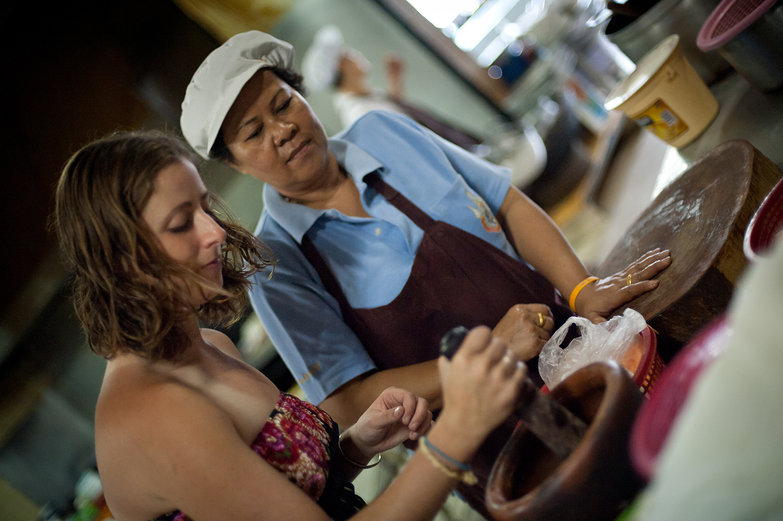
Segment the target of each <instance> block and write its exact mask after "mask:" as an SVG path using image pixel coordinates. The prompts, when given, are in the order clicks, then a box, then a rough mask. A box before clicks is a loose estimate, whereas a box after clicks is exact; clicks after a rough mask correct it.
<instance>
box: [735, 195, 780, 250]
mask: <svg viewBox="0 0 783 521" xmlns="http://www.w3.org/2000/svg"><path fill="white" fill-rule="evenodd" d="M781 232H783V179H781V180H780V181H778V183H777V184H776V185H775V187H774V188H773V189H772V191H770V192H769V194H767V196H766V197H765V198H764V201H762V203H761V205H760V206H759V208H758V210H756V213H755V214H754V215H753V217H751V219H750V222H749V223H748V227H747V229H746V230H745V240H744V242H743V245H742V250H743V252H744V253H745V257H747V258H748V260H751V261H755V260H757V259H758V258H759V257H761V256H763V255H764V252H766V251H767V250H768V249H769V247H770V246H771V245H772V243H773V242H775V239H776V238H777V237H778V236H780V235H781Z"/></svg>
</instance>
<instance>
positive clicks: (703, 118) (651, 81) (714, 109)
mask: <svg viewBox="0 0 783 521" xmlns="http://www.w3.org/2000/svg"><path fill="white" fill-rule="evenodd" d="M604 106H605V107H606V109H607V110H616V109H619V110H621V111H623V113H625V114H626V115H627V116H628V117H629V118H631V119H633V120H634V121H636V122H637V123H638V124H639V125H641V126H642V127H643V128H645V129H647V130H649V131H650V132H652V133H653V134H655V135H656V136H658V137H659V138H661V139H662V140H664V141H666V142H667V143H669V144H670V145H672V146H675V147H682V146H685V145H687V144H688V143H690V142H691V141H693V140H694V139H696V138H697V137H698V136H699V135H700V134H701V133H702V132H704V130H705V129H706V128H707V126H708V125H709V124H710V123H711V122H712V120H713V119H714V118H715V116H716V115H717V114H718V100H716V99H715V96H713V95H712V93H711V92H710V89H709V88H707V85H705V84H704V81H702V79H701V77H700V76H699V75H698V74H697V73H696V71H695V70H694V68H693V67H692V66H691V64H690V63H689V62H688V60H687V59H686V58H685V56H684V55H683V54H682V52H681V51H680V38H679V36H677V35H676V34H675V35H671V36H669V37H667V38H666V39H664V40H663V41H662V42H661V43H659V44H658V45H656V46H655V47H654V48H653V49H652V50H651V51H650V52H648V53H647V54H645V55H644V56H643V57H642V58H641V59H640V60H639V63H638V64H637V66H636V70H634V72H632V73H631V74H630V75H629V76H628V77H627V78H626V79H625V80H623V81H622V82H621V83H620V84H619V85H617V86H616V87H615V88H614V89H613V90H612V92H610V93H609V95H608V96H607V98H606V103H605V104H604Z"/></svg>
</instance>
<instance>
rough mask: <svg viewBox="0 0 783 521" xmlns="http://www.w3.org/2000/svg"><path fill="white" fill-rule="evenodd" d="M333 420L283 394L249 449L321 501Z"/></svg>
mask: <svg viewBox="0 0 783 521" xmlns="http://www.w3.org/2000/svg"><path fill="white" fill-rule="evenodd" d="M335 428H336V427H335V424H334V421H333V420H332V418H331V417H330V416H329V415H328V414H326V413H325V412H324V411H322V410H321V409H319V408H318V407H316V406H315V405H313V404H311V403H307V402H304V401H302V400H300V399H299V398H297V397H295V396H293V395H290V394H287V393H281V394H280V398H278V400H277V406H276V407H275V410H274V411H272V414H271V415H270V417H269V420H267V422H266V424H264V427H263V428H262V429H261V432H260V433H259V434H258V437H256V440H255V441H254V442H253V443H252V444H251V445H250V447H251V448H252V449H253V450H254V451H255V452H256V453H257V454H258V455H259V456H261V457H262V458H264V459H265V460H266V461H267V462H268V463H269V464H270V465H272V466H273V467H275V468H276V469H278V470H279V471H280V472H282V473H283V474H285V475H286V476H288V479H289V480H291V482H292V483H294V484H296V485H297V486H298V487H299V488H301V489H302V490H303V491H304V492H305V493H306V494H307V495H308V496H310V497H311V498H313V500H315V501H318V498H320V497H321V494H322V493H323V491H324V487H325V485H326V479H327V478H328V477H329V441H330V439H331V434H330V432H331V431H332V430H333V429H335Z"/></svg>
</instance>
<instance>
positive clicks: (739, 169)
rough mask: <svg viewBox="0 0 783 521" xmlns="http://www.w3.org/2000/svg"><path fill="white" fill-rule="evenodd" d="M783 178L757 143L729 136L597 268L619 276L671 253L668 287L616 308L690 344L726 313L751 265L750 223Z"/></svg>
mask: <svg viewBox="0 0 783 521" xmlns="http://www.w3.org/2000/svg"><path fill="white" fill-rule="evenodd" d="M781 176H783V174H782V173H781V171H780V169H779V168H778V167H777V166H776V165H775V164H774V163H773V162H772V161H770V160H769V159H768V158H766V157H765V156H764V155H763V154H761V152H759V151H758V150H756V149H755V148H754V147H753V146H752V145H751V144H750V143H748V142H747V141H744V140H732V141H727V142H725V143H723V144H721V145H719V146H717V147H716V148H714V149H713V150H712V151H710V152H709V153H707V154H706V155H705V156H703V157H702V158H701V159H699V160H698V161H697V162H696V163H694V164H693V165H692V166H691V167H690V168H688V170H686V171H685V172H684V173H683V174H682V175H680V177H678V178H677V179H676V180H674V181H673V182H672V183H671V184H670V185H669V186H667V187H666V188H665V189H664V190H663V191H662V192H661V193H660V194H659V195H658V196H657V197H656V198H655V200H654V201H653V202H652V203H651V204H650V205H649V206H648V207H647V209H645V211H644V212H643V213H642V215H641V216H640V217H639V218H638V219H637V220H636V222H634V223H633V224H632V225H631V227H630V228H629V229H628V231H627V232H626V233H625V235H624V237H623V238H622V239H621V240H620V241H618V243H617V244H616V245H615V246H614V248H612V250H611V252H610V253H609V254H608V255H607V257H606V259H605V260H604V261H603V262H602V263H601V265H600V266H599V267H598V269H597V270H596V274H597V275H599V276H606V275H610V274H612V273H615V272H617V271H619V270H621V269H623V268H625V267H626V266H627V265H628V264H630V263H631V262H633V261H634V260H635V259H637V258H638V257H639V256H640V255H642V254H643V253H644V252H646V251H648V250H651V249H653V248H656V247H661V248H668V249H669V250H671V256H672V264H671V266H669V268H667V269H666V270H664V271H663V272H662V273H661V274H660V275H659V277H658V278H659V279H660V284H659V286H658V288H657V289H656V290H654V291H652V292H649V293H646V294H644V295H642V296H640V297H638V298H636V299H634V300H632V301H630V302H629V303H628V304H626V305H625V306H623V307H622V308H619V309H617V310H615V313H616V314H620V313H622V312H623V311H624V310H625V308H626V307H630V308H632V309H635V310H637V311H638V312H640V313H641V314H642V315H643V316H644V317H645V319H647V322H648V323H649V324H650V325H651V326H652V327H653V328H655V329H656V330H657V331H658V333H659V334H660V335H663V336H664V337H665V338H668V339H671V340H673V341H674V342H677V343H681V344H684V343H686V342H687V341H688V340H690V339H691V338H692V337H693V336H695V334H696V333H697V332H698V331H699V330H700V329H701V328H703V327H704V326H706V325H707V324H708V323H709V322H710V321H711V320H712V319H713V318H714V317H717V316H718V315H719V314H720V313H721V312H722V311H724V310H725V309H726V307H727V305H728V303H729V301H730V299H731V296H732V293H733V291H734V285H735V284H736V283H737V280H738V279H739V277H740V275H741V274H742V271H743V270H744V268H745V264H746V259H745V256H744V254H743V252H742V241H743V238H744V235H745V228H746V227H747V225H748V221H749V220H750V218H751V217H752V216H753V213H754V212H755V211H756V209H757V208H758V207H759V205H760V204H761V202H762V200H763V199H764V196H765V195H766V194H767V193H769V191H770V190H771V189H772V188H773V187H774V186H775V183H776V182H777V181H778V180H779V179H780V178H781Z"/></svg>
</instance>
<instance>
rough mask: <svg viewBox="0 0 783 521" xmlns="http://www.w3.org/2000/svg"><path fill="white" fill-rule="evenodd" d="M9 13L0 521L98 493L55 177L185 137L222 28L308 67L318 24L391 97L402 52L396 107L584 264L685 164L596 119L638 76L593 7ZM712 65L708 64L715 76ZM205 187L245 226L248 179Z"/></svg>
mask: <svg viewBox="0 0 783 521" xmlns="http://www.w3.org/2000/svg"><path fill="white" fill-rule="evenodd" d="M664 1H665V0H661V3H663V2H664ZM703 3H704V4H711V5H714V4H715V3H717V2H710V1H709V0H705V1H704V2H703ZM0 17H1V18H0V21H1V22H2V31H0V38H1V39H2V46H1V47H0V48H2V50H3V53H2V57H3V65H4V74H3V85H4V87H5V88H4V91H5V92H6V93H7V95H6V96H7V97H6V101H7V102H8V106H7V107H6V110H5V111H4V113H5V114H6V117H5V118H4V119H5V122H4V124H3V126H2V137H3V139H2V143H3V146H2V149H0V154H2V159H1V160H0V168H2V181H3V186H2V189H0V194H1V195H0V197H2V201H1V202H0V208H2V212H3V213H2V215H3V218H2V223H3V226H2V228H3V232H2V233H3V235H2V237H3V242H4V243H5V244H6V247H7V248H8V249H7V250H6V254H5V255H3V260H2V269H0V281H1V282H0V284H1V285H0V289H1V290H2V295H3V297H4V298H3V299H2V300H0V521H6V520H7V521H12V520H13V521H16V520H32V519H37V518H41V519H57V518H58V516H59V517H61V518H69V517H71V516H73V515H74V509H75V506H74V504H75V503H74V500H77V503H78V501H79V499H80V497H81V496H84V495H89V494H90V493H91V492H90V491H91V490H92V488H91V487H93V488H94V482H93V481H91V480H90V479H89V476H90V475H89V471H90V470H91V469H93V468H94V464H95V461H94V454H93V445H92V421H93V420H92V415H93V409H94V405H95V399H96V397H97V392H98V387H99V385H100V380H101V376H102V371H103V365H104V362H103V360H102V359H100V358H99V357H97V356H95V355H93V354H91V353H90V351H89V349H88V348H87V346H86V344H85V341H84V338H83V336H82V334H81V331H80V330H79V327H78V324H77V323H76V321H75V318H74V316H73V313H72V308H71V304H70V301H69V295H68V274H67V273H66V272H65V271H64V269H63V268H62V266H61V264H60V261H59V259H58V250H57V244H56V241H55V239H54V236H53V235H52V234H51V233H50V232H49V230H48V227H47V220H48V218H49V214H50V212H51V210H52V203H53V192H54V187H55V184H56V181H57V178H58V175H59V172H60V169H61V168H62V167H63V165H64V163H65V161H66V160H67V158H68V157H69V156H70V154H72V153H73V152H75V151H76V150H77V149H78V148H79V147H80V146H82V145H83V144H85V143H86V142H87V141H90V140H92V139H95V138H98V137H101V136H103V135H105V134H107V133H110V132H112V131H115V130H119V129H136V128H160V129H165V130H168V131H171V132H174V133H179V123H178V122H179V112H180V109H179V106H180V102H181V99H182V96H183V95H184V92H185V88H186V86H187V84H188V81H189V80H190V77H191V75H192V73H193V72H194V71H195V69H196V67H197V66H198V65H199V63H200V62H201V60H202V59H203V58H204V57H205V56H206V55H207V54H208V53H209V52H210V51H211V50H212V49H214V48H215V47H216V46H218V45H219V44H220V43H222V42H223V41H224V40H225V39H227V38H228V37H230V36H231V35H233V34H235V33H237V32H241V31H246V30H249V29H259V30H262V31H267V32H270V33H272V34H273V35H275V36H277V37H279V38H281V39H284V40H287V41H289V42H291V43H292V44H293V45H294V47H295V48H296V50H297V58H296V59H297V65H300V64H301V61H300V60H301V58H302V55H303V54H304V51H305V50H306V49H307V47H308V46H309V45H310V43H311V42H312V40H313V36H314V34H315V33H316V31H317V30H318V29H319V28H321V27H322V26H324V25H326V24H334V25H336V26H337V27H339V29H340V30H341V31H342V34H343V37H344V39H345V42H346V44H347V45H349V46H351V47H354V48H357V49H359V50H360V51H361V53H362V54H363V55H364V56H365V57H366V58H367V60H368V61H369V62H370V63H371V64H373V66H372V68H371V69H370V70H369V80H368V81H369V83H370V84H371V85H372V86H373V87H377V88H383V86H384V85H385V77H384V70H383V61H384V58H385V57H386V56H387V55H388V54H389V53H393V54H395V55H397V56H399V57H401V58H402V59H403V60H404V63H405V93H406V99H407V100H408V101H409V102H411V103H415V104H416V105H418V106H420V107H424V108H426V109H427V110H428V111H430V112H432V113H433V114H434V115H436V116H437V117H439V118H441V119H443V120H446V121H451V122H453V123H455V124H458V125H459V126H461V127H462V128H464V129H465V130H467V131H469V132H470V133H472V134H473V135H475V136H478V137H479V138H480V140H481V144H480V145H478V146H476V147H475V148H474V152H476V153H477V154H480V155H483V156H484V157H486V158H487V159H488V160H490V161H493V162H496V163H499V164H503V165H505V166H508V167H509V168H510V169H511V170H512V180H513V182H514V183H515V184H516V185H517V186H519V187H520V188H521V189H523V190H524V191H525V192H526V193H528V194H529V195H530V196H531V197H532V198H533V199H534V200H535V201H536V202H538V203H539V204H540V205H541V206H542V207H544V208H545V209H546V210H547V211H548V212H550V214H551V215H552V216H553V217H554V218H555V220H556V221H557V222H558V224H560V225H561V226H562V227H563V229H564V230H565V232H566V234H567V236H568V238H569V239H570V240H571V241H572V243H573V244H574V246H575V248H576V249H577V252H578V253H579V254H580V255H581V256H582V258H583V259H584V260H585V262H586V263H588V264H592V263H595V262H597V261H599V260H600V259H601V255H602V254H603V253H605V252H606V251H607V248H608V247H609V246H611V245H612V244H613V243H614V242H615V240H616V239H617V237H618V236H620V235H621V234H622V232H623V230H624V229H625V227H626V226H627V225H628V224H629V223H630V222H631V221H632V220H633V217H635V216H636V215H637V214H638V213H640V212H641V211H642V210H643V208H644V206H645V205H646V204H647V203H648V202H649V201H650V199H651V197H652V194H654V192H655V188H656V184H658V185H659V184H660V183H661V176H660V174H661V172H662V171H666V172H668V173H669V174H671V175H676V174H677V173H679V172H681V171H682V170H683V169H684V168H685V166H686V163H687V161H686V160H687V158H686V159H683V158H682V157H680V156H679V155H677V154H676V153H673V152H676V151H674V149H672V147H669V146H667V145H666V144H665V143H664V142H662V141H660V140H657V139H656V138H654V137H651V136H650V135H646V134H644V133H640V132H638V127H636V126H635V125H634V124H632V123H630V124H629V120H627V118H625V117H624V116H622V115H621V114H620V113H607V112H606V111H605V110H604V109H603V102H604V100H605V98H606V95H607V93H608V92H609V91H610V89H611V88H612V87H613V86H615V85H616V84H617V83H618V82H619V81H621V80H622V79H623V78H624V77H626V76H627V74H628V73H629V72H630V71H631V70H632V69H633V63H632V62H631V61H630V60H629V58H628V57H627V56H626V55H625V54H623V53H622V52H620V50H619V49H618V47H617V46H616V45H615V44H613V43H612V42H611V41H610V40H609V39H608V38H607V37H606V35H605V34H604V30H605V27H606V24H607V4H606V2H604V1H603V0H600V1H599V0H446V1H443V2H437V1H428V0H408V1H405V0H134V1H129V0H115V1H111V2H105V1H98V0H80V1H75V2H58V3H54V4H48V5H43V4H36V3H34V2H6V3H4V4H3V7H0ZM723 65H725V64H723V63H718V64H717V65H715V66H714V67H713V69H710V71H709V72H710V74H713V77H712V78H711V80H714V79H715V78H719V76H720V73H721V72H722V71H725V68H722V66H723ZM305 80H306V79H305ZM332 95H333V93H332V92H329V91H319V92H312V93H311V94H310V95H309V96H308V100H309V101H310V103H311V105H312V106H313V108H314V110H315V112H316V113H317V114H318V116H319V117H320V119H321V121H322V122H323V124H324V126H325V129H326V131H327V134H330V135H331V134H334V133H335V132H338V131H339V130H340V129H341V123H340V119H339V117H338V114H337V113H336V111H335V108H334V105H333V103H332ZM204 175H205V178H206V180H207V183H208V186H209V187H210V188H211V189H213V190H215V191H216V192H218V193H219V194H220V195H221V196H222V197H224V198H225V199H226V200H227V201H228V203H229V206H230V207H231V208H233V209H234V211H235V212H236V214H237V216H238V217H239V219H240V221H241V222H242V223H243V224H245V225H246V226H247V227H250V228H251V229H252V228H253V227H254V226H255V223H256V220H257V219H258V216H259V214H260V212H261V186H260V184H259V183H258V181H256V180H254V179H250V178H246V177H243V176H241V175H239V174H237V173H235V172H233V171H231V170H229V169H227V168H223V167H219V166H216V165H213V164H209V165H205V166H204ZM228 333H229V334H230V335H232V336H233V337H234V339H235V340H236V341H237V342H238V345H239V346H240V349H241V350H242V351H243V352H244V354H245V355H246V357H247V358H248V360H249V361H250V362H251V363H253V364H254V365H255V366H257V367H259V368H260V369H261V370H263V371H264V372H265V373H266V374H267V375H268V376H270V378H272V379H273V380H274V381H275V382H276V383H277V384H278V385H279V386H280V387H281V388H291V387H292V386H294V385H295V382H294V380H293V379H292V378H291V376H290V375H289V374H288V371H287V370H286V368H285V367H284V366H283V365H282V364H281V362H280V361H279V359H278V358H277V357H276V355H275V353H274V349H273V346H271V345H270V344H269V342H268V340H267V339H266V338H265V335H264V332H263V328H262V327H261V325H260V324H259V323H258V322H257V320H254V319H253V317H249V318H248V319H247V320H245V321H244V322H243V323H241V324H240V325H239V326H237V327H236V328H235V329H233V330H231V331H229V332H228ZM85 472H87V474H85Z"/></svg>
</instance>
